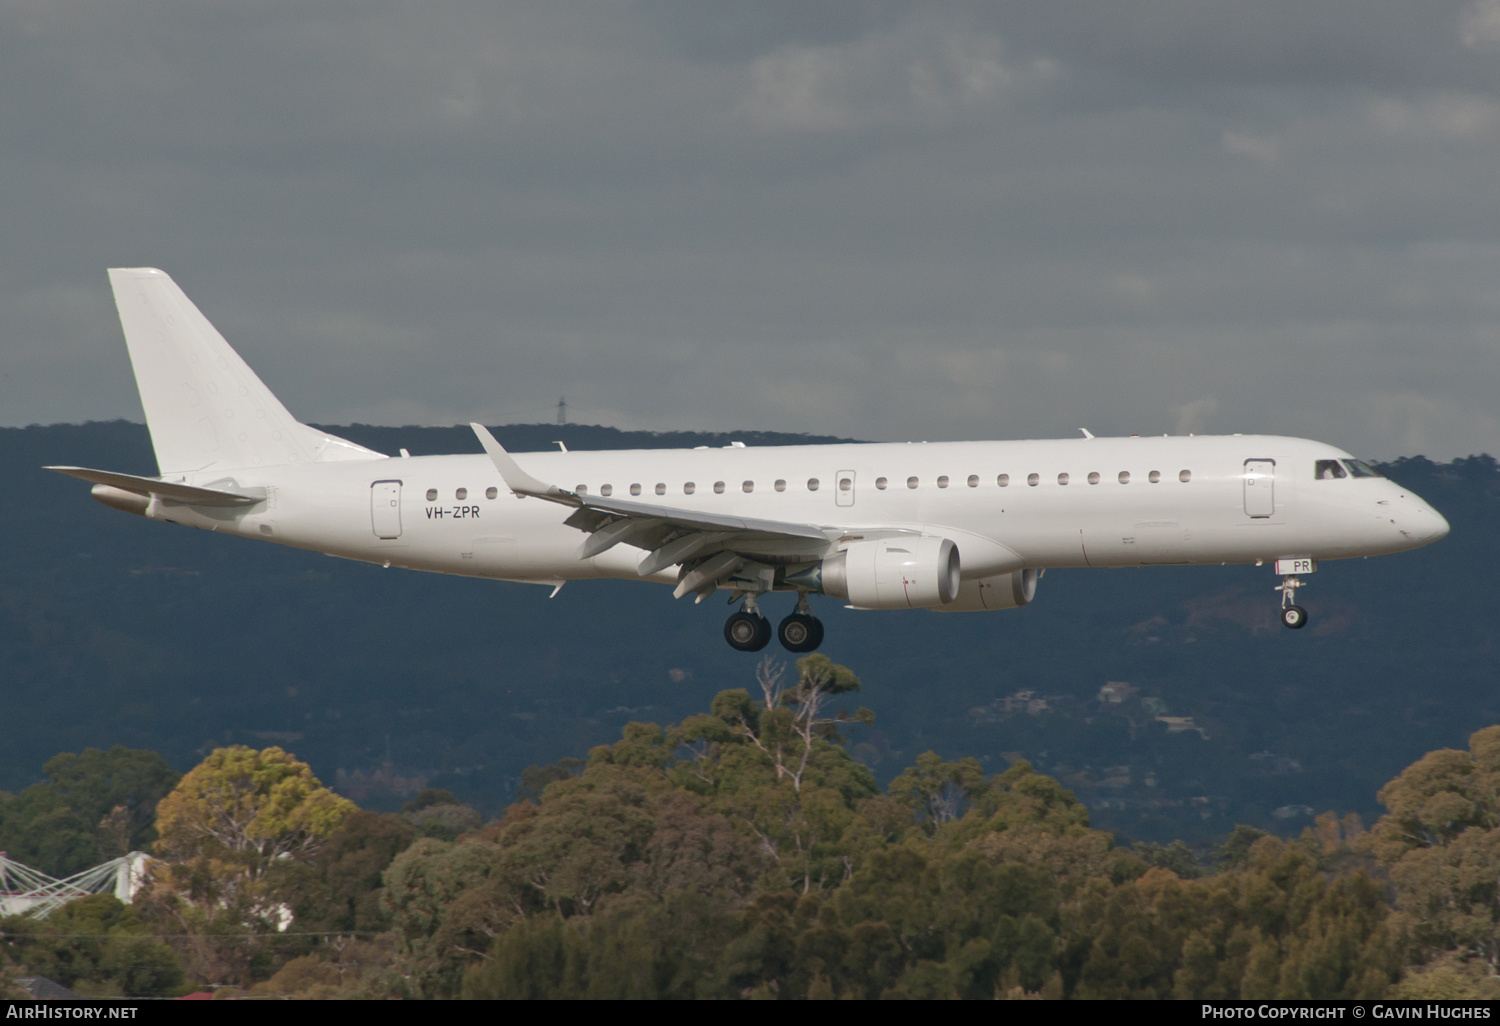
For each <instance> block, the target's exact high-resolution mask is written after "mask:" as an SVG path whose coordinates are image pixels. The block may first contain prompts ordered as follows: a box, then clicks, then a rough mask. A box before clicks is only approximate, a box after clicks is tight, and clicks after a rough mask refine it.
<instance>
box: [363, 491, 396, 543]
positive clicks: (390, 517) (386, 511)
mask: <svg viewBox="0 0 1500 1026" xmlns="http://www.w3.org/2000/svg"><path fill="white" fill-rule="evenodd" d="M370 527H371V528H372V529H374V531H375V537H377V538H387V539H389V538H399V537H401V482H400V481H376V482H375V483H374V484H372V485H371V486H370Z"/></svg>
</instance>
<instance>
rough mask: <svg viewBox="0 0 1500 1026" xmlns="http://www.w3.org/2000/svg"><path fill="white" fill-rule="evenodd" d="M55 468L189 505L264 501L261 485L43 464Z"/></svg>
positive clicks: (247, 503)
mask: <svg viewBox="0 0 1500 1026" xmlns="http://www.w3.org/2000/svg"><path fill="white" fill-rule="evenodd" d="M42 469H43V470H55V471H57V472H58V473H59V474H67V475H68V476H69V477H76V478H78V479H79V480H81V481H88V482H89V483H90V484H102V485H109V486H110V487H111V488H119V489H120V490H122V491H126V492H134V493H135V494H136V495H156V496H159V497H161V498H163V499H171V500H172V501H173V502H184V503H187V504H189V505H192V506H252V505H254V504H255V503H257V502H264V501H265V498H266V494H265V489H264V488H255V489H247V490H245V491H226V490H224V489H219V488H199V487H197V486H195V485H185V484H176V483H174V482H171V481H162V480H160V479H159V478H155V477H137V476H136V475H135V474H117V473H114V472H113V471H109V470H90V469H89V468H88V467H43V468H42Z"/></svg>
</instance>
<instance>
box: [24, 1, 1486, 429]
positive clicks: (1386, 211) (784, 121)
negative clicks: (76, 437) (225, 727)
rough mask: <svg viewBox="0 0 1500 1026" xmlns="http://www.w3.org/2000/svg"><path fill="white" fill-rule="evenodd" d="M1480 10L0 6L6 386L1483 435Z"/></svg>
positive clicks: (930, 425)
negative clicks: (141, 303) (141, 270)
mask: <svg viewBox="0 0 1500 1026" xmlns="http://www.w3.org/2000/svg"><path fill="white" fill-rule="evenodd" d="M1497 62H1500V3H1494V2H1490V0H1486V2H1482V3H1470V2H1465V3H1448V2H1423V3H1415V2H1408V3H1391V2H1361V3H1345V2H1326V0H1324V2H1317V0H1312V2H1301V3H1280V2H1273V3H1265V4H1248V5H1247V4H1230V3H1186V2H1181V3H1179V2H1176V0H1158V2H1148V0H1143V2H1133V3H1120V2H1105V0H1101V2H1097V3H1069V2H1057V3H1049V4H1031V3H1025V4H1021V3H1018V4H998V5H997V4H972V5H962V4H955V5H951V6H941V7H937V8H933V7H931V6H924V7H923V8H922V9H921V10H920V11H917V10H915V9H913V8H911V7H910V5H897V4H877V3H851V4H841V3H826V4H805V3H786V4H775V3H771V4H734V5H703V4H689V3H682V2H668V0H647V2H642V3H639V4H636V5H628V6H627V5H574V4H551V3H549V4H537V5H531V6H518V5H504V6H496V5H491V4H479V3H474V4H463V3H436V4H424V5H407V4H396V3H374V2H361V3H347V4H340V3H328V4H319V5H314V6H309V5H301V4H291V3H285V4H282V3H226V4H215V5H204V4H191V3H166V2H156V3H153V2H132V3H119V4H109V5H97V4H85V3H81V2H79V3H73V2H69V0H48V2H45V3H42V2H36V3H26V2H11V3H9V4H6V5H3V6H0V132H3V133H4V136H3V137H4V138H5V139H6V140H7V144H6V146H5V147H4V148H3V150H0V179H3V180H4V181H5V182H6V183H7V189H8V194H9V197H10V199H9V201H8V202H7V204H6V207H5V210H6V212H5V214H4V218H5V220H4V232H3V234H0V354H3V357H4V364H3V366H0V411H3V413H4V421H5V422H7V423H26V422H29V421H56V420H74V419H83V418H86V417H108V416H116V415H129V416H139V414H138V408H137V407H136V404H135V401H134V398H133V391H132V385H131V382H130V379H129V375H128V368H127V363H126V360H125V357H124V353H123V345H122V344H121V343H120V342H119V340H118V335H117V331H118V329H117V327H116V326H115V325H114V324H113V323H112V310H111V308H110V302H109V297H108V292H107V287H106V285H105V282H104V279H103V268H104V267H106V266H109V265H120V264H155V265H157V266H162V267H164V268H166V269H167V270H168V271H169V272H170V273H172V274H173V276H174V277H175V278H176V279H177V280H178V281H179V283H181V284H182V285H183V286H184V287H185V288H186V289H187V290H188V291H189V293H190V295H192V296H193V297H194V299H195V300H196V301H197V302H198V303H199V305H200V306H202V307H203V308H204V310H205V312H206V313H208V315H209V316H210V318H211V319H213V320H214V321H215V323H217V324H218V325H219V327H220V328H221V329H222V330H223V331H224V333H225V334H226V336H228V337H229V338H230V340H231V342H233V343H234V344H236V345H237V347H239V348H240V350H241V352H242V353H243V354H244V355H245V356H246V357H247V359H249V360H250V362H251V363H252V365H254V366H255V367H256V368H257V370H259V371H260V373H261V374H262V376H263V377H264V378H265V379H266V381H267V383H268V384H270V385H271V386H272V387H273V388H274V389H275V390H277V392H278V393H279V394H280V395H281V396H282V398H283V399H284V400H285V401H286V402H287V404H288V406H289V407H291V409H292V410H293V411H294V412H296V413H298V414H299V415H300V416H302V417H304V418H305V419H310V420H319V421H323V422H333V421H348V420H369V421H379V422H395V423H405V422H426V423H451V422H456V421H462V420H467V419H469V418H471V417H474V416H481V417H484V418H486V419H489V420H492V421H503V420H539V419H544V418H546V417H547V415H548V412H549V410H550V405H551V403H552V402H555V400H556V397H557V395H559V394H566V395H567V397H568V400H569V404H570V406H571V407H573V409H574V410H576V411H577V412H578V414H579V416H580V417H582V418H586V419H590V420H600V421H605V422H614V423H619V424H622V425H626V426H632V427H656V428H676V427H725V426H744V427H759V428H784V429H794V430H815V431H823V432H832V433H840V434H847V435H856V436H864V437H878V438H941V437H993V436H1016V435H1030V436H1034V435H1042V434H1059V433H1071V432H1072V431H1073V429H1074V428H1075V427H1077V426H1079V425H1087V426H1090V427H1092V428H1094V429H1095V430H1096V431H1129V430H1137V431H1168V430H1223V431H1255V430H1281V431H1292V432H1295V433H1302V434H1310V435H1314V436H1317V437H1323V438H1327V439H1328V440H1330V441H1333V442H1336V443H1339V444H1342V445H1345V446H1348V447H1351V448H1354V449H1356V450H1358V451H1361V452H1364V453H1369V454H1372V455H1377V456H1387V455H1395V454H1399V453H1403V452H1410V451H1414V450H1416V449H1426V450H1427V451H1429V452H1432V453H1435V454H1442V455H1453V454H1458V453H1464V452H1468V451H1471V450H1479V449H1491V450H1493V449H1496V448H1497V447H1500V417H1497V416H1496V414H1495V412H1494V411H1495V407H1496V404H1495V400H1494V393H1495V391H1496V387H1495V386H1496V384H1497V372H1500V367H1497V366H1496V353H1497V351H1500V347H1497V341H1500V332H1497V329H1496V325H1497V323H1500V322H1497V317H1500V309H1497V307H1500V284H1497V283H1500V202H1497V200H1500V195H1497V193H1500V188H1497V185H1496V180H1497V176H1496V175H1495V173H1494V168H1495V167H1496V166H1500V165H1497V158H1500V96H1497V92H1500V77H1497V76H1500V72H1497Z"/></svg>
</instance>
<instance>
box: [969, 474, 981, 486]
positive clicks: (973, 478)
mask: <svg viewBox="0 0 1500 1026" xmlns="http://www.w3.org/2000/svg"><path fill="white" fill-rule="evenodd" d="M969 487H970V488H978V487H979V475H978V474H970V475H969Z"/></svg>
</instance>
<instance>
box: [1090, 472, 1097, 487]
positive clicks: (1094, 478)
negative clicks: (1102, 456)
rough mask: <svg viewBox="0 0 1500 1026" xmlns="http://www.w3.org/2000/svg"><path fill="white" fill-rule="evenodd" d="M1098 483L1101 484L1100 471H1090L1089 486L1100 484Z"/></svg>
mask: <svg viewBox="0 0 1500 1026" xmlns="http://www.w3.org/2000/svg"><path fill="white" fill-rule="evenodd" d="M1098 483H1099V471H1097V470H1091V471H1089V484H1098Z"/></svg>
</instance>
